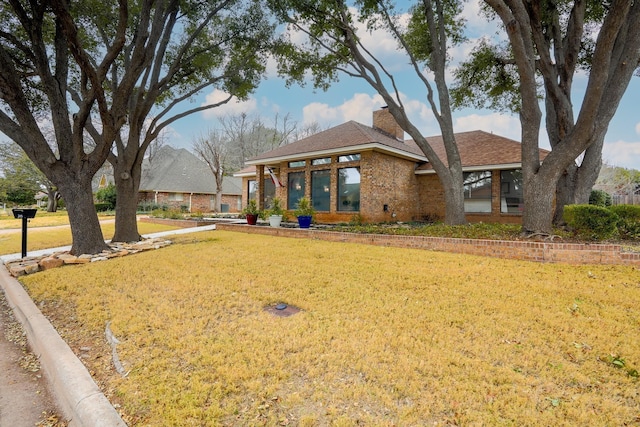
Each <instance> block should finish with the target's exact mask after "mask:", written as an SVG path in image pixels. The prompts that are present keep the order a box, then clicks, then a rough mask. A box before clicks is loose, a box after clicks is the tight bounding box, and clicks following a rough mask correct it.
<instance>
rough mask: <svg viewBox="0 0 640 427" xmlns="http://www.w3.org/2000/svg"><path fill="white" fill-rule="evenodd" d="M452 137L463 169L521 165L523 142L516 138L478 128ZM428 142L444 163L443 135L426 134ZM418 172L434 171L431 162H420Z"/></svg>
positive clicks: (503, 167)
mask: <svg viewBox="0 0 640 427" xmlns="http://www.w3.org/2000/svg"><path fill="white" fill-rule="evenodd" d="M455 137H456V144H457V145H458V151H459V152H460V159H461V160H462V167H463V168H464V169H466V170H473V169H480V168H482V169H505V168H512V167H520V166H521V164H522V161H521V159H522V151H521V149H522V145H521V144H520V143H519V142H518V141H514V140H513V139H509V138H505V137H503V136H499V135H494V134H492V133H488V132H484V131H481V130H474V131H470V132H460V133H456V134H455ZM427 141H428V142H429V144H431V147H433V149H434V151H435V152H436V154H437V155H438V157H440V159H442V160H443V161H444V162H445V164H447V157H446V153H445V150H444V142H443V140H442V136H440V135H438V136H431V137H427ZM547 154H549V151H547V150H543V149H540V160H542V159H544V158H545V157H546V156H547ZM417 171H418V173H420V172H422V173H433V172H434V171H433V167H432V165H431V164H430V163H425V164H423V165H421V166H420V167H418V169H417Z"/></svg>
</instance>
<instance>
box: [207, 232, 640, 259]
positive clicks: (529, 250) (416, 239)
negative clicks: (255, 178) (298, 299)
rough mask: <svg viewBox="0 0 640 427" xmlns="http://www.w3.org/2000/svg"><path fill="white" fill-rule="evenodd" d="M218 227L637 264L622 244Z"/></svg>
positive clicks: (510, 255)
mask: <svg viewBox="0 0 640 427" xmlns="http://www.w3.org/2000/svg"><path fill="white" fill-rule="evenodd" d="M217 229H218V230H228V231H238V232H243V233H254V234H266V235H272V236H282V237H296V238H307V239H309V238H310V239H318V240H327V241H332V242H349V243H363V244H369V245H378V246H392V247H399V248H413V249H428V250H435V251H444V252H453V253H461V254H468V255H480V256H490V257H496V258H505V259H517V260H524V261H536V262H552V263H558V262H563V263H567V264H610V265H632V266H638V267H640V252H625V251H624V248H623V247H622V246H621V245H607V244H586V243H556V242H534V241H532V242H524V241H507V240H480V239H455V238H447V237H426V236H398V235H388V234H356V233H344V232H339V231H323V230H314V229H308V230H303V229H299V228H274V227H258V226H249V225H241V224H217Z"/></svg>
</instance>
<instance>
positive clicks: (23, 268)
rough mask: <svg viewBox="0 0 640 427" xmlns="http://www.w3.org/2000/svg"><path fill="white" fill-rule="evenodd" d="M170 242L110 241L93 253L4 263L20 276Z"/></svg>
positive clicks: (154, 239)
mask: <svg viewBox="0 0 640 427" xmlns="http://www.w3.org/2000/svg"><path fill="white" fill-rule="evenodd" d="M170 244H171V241H170V240H165V239H164V238H161V237H157V238H151V239H145V240H142V241H139V242H132V243H110V244H109V248H110V249H109V250H106V251H103V252H102V253H99V254H95V255H87V254H85V255H79V256H75V255H71V254H69V251H62V252H56V253H52V254H46V255H41V256H37V257H27V258H21V259H17V260H13V261H7V262H6V263H5V267H6V268H7V270H8V271H9V273H10V274H11V275H12V276H13V277H20V276H23V275H25V274H33V273H37V272H38V271H42V270H48V269H50V268H57V267H62V266H64V265H71V264H86V263H89V262H96V261H105V260H108V259H111V258H117V257H121V256H125V255H130V254H135V253H138V252H143V251H148V250H152V249H159V248H162V247H165V246H167V245H170Z"/></svg>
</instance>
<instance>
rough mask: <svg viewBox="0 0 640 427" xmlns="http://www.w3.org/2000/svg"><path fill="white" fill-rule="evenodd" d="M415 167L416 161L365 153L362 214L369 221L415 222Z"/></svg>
mask: <svg viewBox="0 0 640 427" xmlns="http://www.w3.org/2000/svg"><path fill="white" fill-rule="evenodd" d="M415 165H416V164H415V162H413V161H409V160H405V159H400V158H397V157H391V156H388V155H385V154H382V153H379V152H375V151H369V152H366V153H362V161H361V170H360V173H361V180H362V181H361V184H360V206H361V211H360V213H361V214H362V216H363V217H364V218H365V220H366V221H368V222H388V221H405V222H406V221H411V220H413V219H415V216H416V211H417V210H418V209H419V200H418V177H417V176H416V174H415V173H414V171H415ZM385 205H386V211H385Z"/></svg>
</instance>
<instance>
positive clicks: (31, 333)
mask: <svg viewBox="0 0 640 427" xmlns="http://www.w3.org/2000/svg"><path fill="white" fill-rule="evenodd" d="M215 228H216V227H215V224H214V225H209V226H204V227H194V228H185V229H178V230H172V231H167V232H161V233H153V234H148V235H144V236H143V237H145V238H153V237H164V236H171V235H178V234H187V233H195V232H198V231H210V230H215ZM70 248H71V247H70V246H64V247H60V248H52V249H46V250H42V251H32V252H29V253H28V254H27V255H28V256H41V255H44V254H51V253H54V252H63V251H68V250H69V249H70ZM20 257H21V254H11V255H5V256H2V257H0V260H2V262H3V265H2V266H1V267H0V286H1V287H2V289H3V291H4V293H5V296H6V300H7V303H8V304H9V306H10V307H11V309H12V310H13V313H14V316H15V318H16V320H18V321H19V322H20V323H21V324H22V326H23V328H24V330H25V332H26V335H27V340H28V342H29V347H30V348H31V351H32V352H33V353H34V354H35V355H36V356H37V358H38V360H39V362H40V366H41V368H42V370H43V371H44V376H45V378H46V379H47V382H48V384H49V390H50V392H51V394H52V395H53V396H54V397H55V399H56V401H57V403H58V405H59V407H60V410H61V411H62V413H63V415H64V416H65V417H66V418H67V419H68V420H69V426H70V427H112V426H113V427H120V426H126V424H125V422H124V421H123V420H122V418H121V417H120V415H119V414H118V412H117V411H116V410H115V409H114V407H113V406H112V405H111V403H110V402H109V401H108V400H107V398H106V397H105V396H104V394H103V393H102V391H100V389H99V388H98V386H97V385H96V383H95V382H94V381H93V378H92V377H91V375H90V374H89V372H88V371H87V369H86V368H85V366H84V365H83V364H82V362H81V361H80V360H79V359H78V358H77V357H76V355H75V354H74V353H73V351H72V350H71V348H70V347H69V346H68V345H67V344H66V343H65V342H64V340H63V339H62V338H61V337H60V335H59V334H58V332H57V331H56V330H55V329H54V328H53V326H52V325H51V324H50V323H49V321H48V320H47V319H46V318H45V317H44V315H43V314H42V313H41V312H40V310H39V309H38V308H37V307H36V305H35V304H34V303H33V301H32V300H31V298H30V297H29V295H28V294H27V293H26V291H25V290H24V288H23V287H22V285H21V284H20V283H19V282H18V281H17V280H16V279H15V278H13V277H12V276H11V275H10V274H9V272H8V271H7V269H6V268H5V267H4V262H6V261H9V260H15V259H19V258H20ZM4 357H7V355H6V354H0V358H4ZM0 399H2V396H0Z"/></svg>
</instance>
